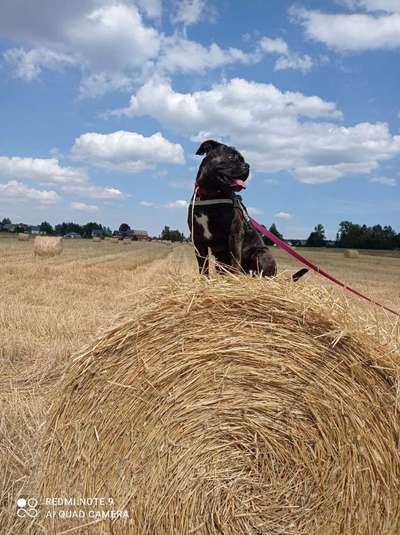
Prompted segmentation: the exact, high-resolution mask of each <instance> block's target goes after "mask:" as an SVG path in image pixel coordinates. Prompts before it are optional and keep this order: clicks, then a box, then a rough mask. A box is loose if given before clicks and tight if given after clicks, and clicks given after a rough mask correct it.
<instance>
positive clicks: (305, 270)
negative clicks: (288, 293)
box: [292, 268, 308, 282]
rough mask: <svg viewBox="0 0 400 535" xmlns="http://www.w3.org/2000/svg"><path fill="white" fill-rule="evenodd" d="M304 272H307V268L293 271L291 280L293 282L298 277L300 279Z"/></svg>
mask: <svg viewBox="0 0 400 535" xmlns="http://www.w3.org/2000/svg"><path fill="white" fill-rule="evenodd" d="M306 273H308V269H307V268H301V269H299V271H296V273H293V275H292V281H293V282H297V281H298V280H299V279H301V277H302V276H303V275H305V274H306Z"/></svg>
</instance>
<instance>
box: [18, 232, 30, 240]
mask: <svg viewBox="0 0 400 535" xmlns="http://www.w3.org/2000/svg"><path fill="white" fill-rule="evenodd" d="M29 238H30V235H29V234H26V233H25V232H18V241H29Z"/></svg>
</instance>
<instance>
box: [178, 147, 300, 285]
mask: <svg viewBox="0 0 400 535" xmlns="http://www.w3.org/2000/svg"><path fill="white" fill-rule="evenodd" d="M196 154H197V155H200V156H202V155H204V154H205V157H204V158H203V161H202V162H201V164H200V167H199V170H198V172H197V177H196V194H195V195H194V198H193V199H192V203H193V202H194V209H193V205H192V204H191V205H190V206H189V213H188V224H189V229H190V231H191V233H192V236H193V242H194V245H195V249H196V258H197V262H198V264H199V270H200V273H204V274H205V275H208V269H209V265H208V248H210V249H211V252H212V254H213V255H214V256H215V259H216V260H217V262H219V263H220V264H223V265H225V266H229V267H232V268H234V269H239V270H241V271H244V272H246V273H251V272H253V273H257V274H261V275H263V276H274V275H276V272H277V266H276V262H275V259H274V257H273V256H272V254H271V252H270V250H269V249H268V247H267V246H266V245H265V243H264V241H263V238H262V237H261V235H260V234H259V233H258V232H257V231H256V230H254V229H253V227H251V226H250V224H249V223H248V222H247V221H246V219H245V218H244V217H243V208H242V205H241V197H240V196H239V195H237V193H236V192H238V191H240V190H242V189H243V188H245V187H246V186H245V181H246V180H247V178H248V176H249V171H250V167H249V164H248V163H246V162H245V160H244V158H243V156H242V155H241V154H240V152H239V151H237V150H236V149H235V148H233V147H229V146H227V145H224V144H223V143H218V142H217V141H213V140H208V141H204V143H202V144H201V145H200V147H199V148H198V150H197V152H196ZM192 223H193V228H192ZM217 269H218V266H217ZM305 272H307V270H306V269H305V270H300V271H299V272H297V273H295V275H293V279H294V280H297V279H298V278H300V277H301V276H302V275H304V273H305Z"/></svg>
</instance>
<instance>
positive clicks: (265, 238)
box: [263, 223, 283, 245]
mask: <svg viewBox="0 0 400 535" xmlns="http://www.w3.org/2000/svg"><path fill="white" fill-rule="evenodd" d="M269 231H270V232H272V234H274V235H275V236H276V237H277V238H279V239H280V240H283V236H282V234H281V233H280V232H279V230H278V229H277V228H276V225H275V223H272V225H271V226H270V227H269ZM263 240H264V243H265V245H274V242H273V241H272V240H270V239H269V238H267V237H266V236H263Z"/></svg>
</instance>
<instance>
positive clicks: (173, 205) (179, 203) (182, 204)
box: [163, 199, 189, 208]
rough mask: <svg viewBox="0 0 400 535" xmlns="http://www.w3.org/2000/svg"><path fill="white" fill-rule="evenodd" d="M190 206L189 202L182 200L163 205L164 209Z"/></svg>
mask: <svg viewBox="0 0 400 535" xmlns="http://www.w3.org/2000/svg"><path fill="white" fill-rule="evenodd" d="M188 206H189V204H188V202H187V201H184V200H181V199H178V200H177V201H173V202H169V203H167V204H164V205H163V207H164V208H187V207H188Z"/></svg>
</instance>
